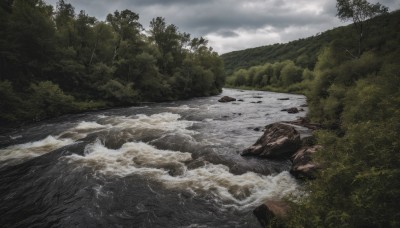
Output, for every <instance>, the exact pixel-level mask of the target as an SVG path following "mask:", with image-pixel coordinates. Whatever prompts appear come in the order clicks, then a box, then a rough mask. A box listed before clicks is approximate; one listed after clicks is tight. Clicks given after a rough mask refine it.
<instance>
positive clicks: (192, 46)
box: [0, 0, 225, 123]
mask: <svg viewBox="0 0 400 228" xmlns="http://www.w3.org/2000/svg"><path fill="white" fill-rule="evenodd" d="M150 24H151V26H150V31H149V33H146V34H149V35H146V34H145V33H143V32H142V31H143V26H142V25H141V24H140V23H139V15H138V14H136V13H134V12H132V11H130V10H122V11H115V12H114V13H112V14H109V15H107V18H106V21H104V22H101V21H98V20H97V19H96V18H94V17H91V16H89V15H87V14H86V13H85V11H80V12H79V13H76V12H75V8H74V7H73V6H72V5H71V4H69V3H66V2H65V1H64V0H60V1H59V2H58V3H57V7H56V9H55V11H54V9H53V7H51V6H50V5H47V4H46V3H45V2H44V1H42V0H33V1H25V0H14V1H12V2H8V1H7V2H4V3H1V4H0V50H1V51H0V72H1V74H0V87H1V88H2V91H1V95H3V98H4V99H2V101H1V104H0V106H1V107H2V109H1V112H0V121H2V122H14V123H18V122H23V121H33V120H40V119H44V118H49V117H52V116H57V115H61V114H63V113H68V112H75V111H82V110H89V109H96V108H103V107H111V106H116V105H132V104H135V103H137V102H141V101H165V100H174V99H186V98H190V97H194V96H205V95H211V94H217V93H219V92H221V88H222V86H223V84H224V81H225V74H224V66H223V62H222V60H221V59H220V57H219V56H218V55H217V53H215V52H213V51H212V49H211V48H208V47H207V40H205V39H204V38H193V39H192V38H190V35H189V34H187V33H181V32H180V31H179V30H178V28H177V27H176V26H175V25H172V24H167V23H166V21H165V19H164V18H156V19H153V20H152V21H151V23H150Z"/></svg>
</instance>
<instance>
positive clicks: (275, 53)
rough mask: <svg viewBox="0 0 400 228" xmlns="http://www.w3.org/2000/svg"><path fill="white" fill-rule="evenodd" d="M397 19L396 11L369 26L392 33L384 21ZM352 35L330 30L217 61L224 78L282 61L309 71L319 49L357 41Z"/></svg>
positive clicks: (349, 30) (345, 30)
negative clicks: (329, 45)
mask: <svg viewBox="0 0 400 228" xmlns="http://www.w3.org/2000/svg"><path fill="white" fill-rule="evenodd" d="M398 16H400V11H399V10H397V11H395V12H392V13H390V14H388V15H386V16H381V17H376V18H374V19H372V20H371V21H370V22H371V24H373V26H378V27H379V26H381V25H382V26H393V29H399V28H400V27H397V28H396V26H398V25H393V24H391V23H387V20H392V19H395V18H396V17H398ZM371 30H373V29H371ZM373 31H374V30H373ZM356 35H357V34H356V33H355V32H354V28H353V27H352V25H348V26H342V27H338V28H334V29H331V30H328V31H325V32H323V33H321V34H318V35H316V36H311V37H308V38H305V39H299V40H295V41H291V42H289V43H284V44H273V45H267V46H261V47H256V48H249V49H245V50H241V51H233V52H229V53H226V54H223V55H221V57H222V59H223V60H224V62H225V71H226V74H227V75H231V74H232V73H233V72H234V71H236V70H238V69H242V68H245V69H246V68H249V67H251V66H256V65H262V64H264V63H274V62H277V61H284V60H292V61H293V62H295V63H296V65H298V66H301V67H303V68H306V67H307V68H309V69H313V68H314V65H315V63H316V61H317V56H318V54H319V52H320V50H321V48H322V47H324V46H326V45H327V44H329V43H331V42H332V41H335V40H342V41H343V40H344V39H346V40H355V41H357V38H356ZM371 35H372V34H371ZM377 35H379V34H377ZM355 45H356V43H355Z"/></svg>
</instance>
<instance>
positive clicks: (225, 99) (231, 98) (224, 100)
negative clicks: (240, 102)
mask: <svg viewBox="0 0 400 228" xmlns="http://www.w3.org/2000/svg"><path fill="white" fill-rule="evenodd" d="M218 101H219V102H223V103H225V102H231V101H236V99H235V98H233V97H228V96H224V97H222V98H221V99H219V100H218Z"/></svg>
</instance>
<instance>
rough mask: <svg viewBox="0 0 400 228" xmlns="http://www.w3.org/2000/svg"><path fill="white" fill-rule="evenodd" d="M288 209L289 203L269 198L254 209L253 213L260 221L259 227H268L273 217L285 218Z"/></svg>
mask: <svg viewBox="0 0 400 228" xmlns="http://www.w3.org/2000/svg"><path fill="white" fill-rule="evenodd" d="M289 210H290V207H289V205H288V204H287V203H285V202H284V201H277V200H269V201H267V202H265V203H264V204H262V205H260V206H258V207H257V208H256V209H254V211H253V214H254V215H255V216H256V218H257V220H258V221H259V222H260V224H261V227H270V225H271V221H272V220H273V219H274V218H278V219H284V218H286V217H287V213H288V211H289Z"/></svg>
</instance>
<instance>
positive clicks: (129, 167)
mask: <svg viewBox="0 0 400 228" xmlns="http://www.w3.org/2000/svg"><path fill="white" fill-rule="evenodd" d="M85 154H86V155H85V156H79V155H71V156H68V157H66V159H68V161H69V162H74V163H78V164H79V163H84V164H85V165H90V166H92V167H93V168H94V169H95V170H96V171H97V172H98V173H101V174H103V175H115V176H120V177H124V176H128V175H141V176H145V177H146V178H150V179H152V180H154V181H158V182H161V183H163V184H164V186H165V187H166V188H171V189H182V190H188V191H191V192H193V193H194V194H212V196H213V198H214V199H216V200H217V201H220V202H222V204H223V205H228V206H233V207H237V208H241V209H243V208H248V207H254V206H257V205H259V204H262V203H263V202H264V201H265V200H267V199H271V198H282V197H283V196H286V195H288V194H296V193H297V182H296V180H295V179H294V178H292V177H291V176H290V174H289V173H288V172H283V173H280V174H278V175H275V176H263V175H260V174H256V173H253V172H247V173H244V174H242V175H234V174H232V173H230V172H229V168H228V167H227V166H225V165H216V164H210V163H207V164H206V165H204V166H201V167H198V168H195V169H187V167H186V166H185V163H187V162H190V161H191V160H192V157H191V154H190V153H185V152H179V151H169V150H158V149H156V148H154V147H152V146H150V145H148V144H145V143H142V142H139V143H135V142H129V143H125V144H124V145H123V146H122V147H121V148H120V149H117V150H112V149H108V148H106V147H105V146H104V145H102V144H101V142H100V141H96V142H95V143H93V144H91V145H88V146H87V147H86V150H85Z"/></svg>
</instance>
